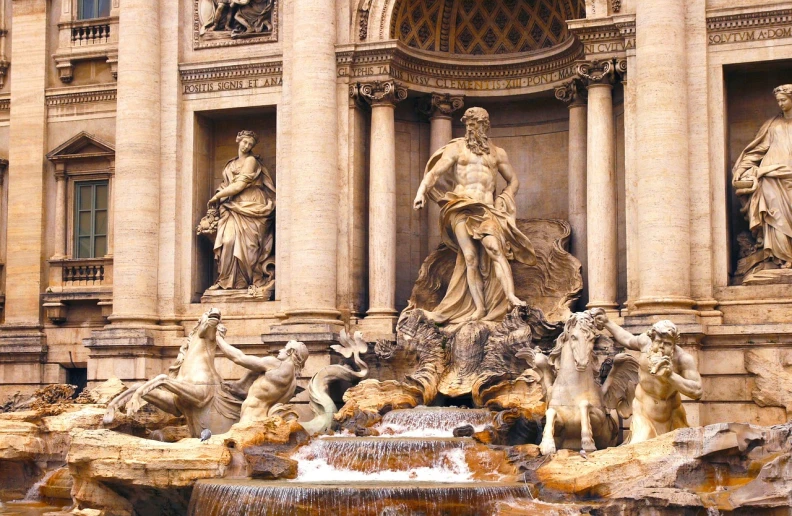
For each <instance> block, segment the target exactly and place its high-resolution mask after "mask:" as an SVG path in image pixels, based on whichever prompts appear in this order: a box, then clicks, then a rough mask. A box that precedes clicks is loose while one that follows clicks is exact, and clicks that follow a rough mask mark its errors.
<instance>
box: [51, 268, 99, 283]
mask: <svg viewBox="0 0 792 516" xmlns="http://www.w3.org/2000/svg"><path fill="white" fill-rule="evenodd" d="M61 270H62V274H63V284H64V286H66V285H69V284H72V285H73V284H75V283H81V284H92V285H101V284H102V282H103V281H104V275H105V270H104V265H65V266H64V267H63V269H61Z"/></svg>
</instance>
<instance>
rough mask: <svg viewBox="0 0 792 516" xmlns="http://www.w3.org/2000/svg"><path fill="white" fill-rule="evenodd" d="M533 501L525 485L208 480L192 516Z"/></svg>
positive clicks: (327, 514)
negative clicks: (514, 500)
mask: <svg viewBox="0 0 792 516" xmlns="http://www.w3.org/2000/svg"><path fill="white" fill-rule="evenodd" d="M527 496H530V492H529V488H528V486H526V485H522V484H490V485H487V484H486V483H480V484H476V485H458V484H433V483H429V482H424V483H419V482H416V483H414V484H409V485H404V486H402V485H393V484H388V483H384V482H383V483H360V484H355V485H352V484H331V483H325V484H319V483H312V484H293V483H285V482H256V481H228V480H202V481H199V482H198V483H197V484H196V486H195V488H194V490H193V496H192V499H191V501H190V510H189V514H190V516H232V515H233V516H264V515H266V516H281V515H283V516H286V515H288V516H302V515H311V516H339V515H344V516H380V515H383V514H398V515H400V516H403V515H404V516H406V515H417V514H420V515H422V516H441V515H446V514H454V515H456V516H479V515H482V514H491V513H492V511H491V510H490V507H491V505H492V504H493V502H495V501H499V500H504V499H510V498H515V497H527Z"/></svg>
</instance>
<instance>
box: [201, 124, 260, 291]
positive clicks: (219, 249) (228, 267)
mask: <svg viewBox="0 0 792 516" xmlns="http://www.w3.org/2000/svg"><path fill="white" fill-rule="evenodd" d="M236 141H237V143H239V153H238V156H237V157H236V158H233V159H231V160H229V161H228V162H227V163H226V166H225V168H224V169H223V182H222V183H221V184H220V186H219V187H218V189H217V191H216V193H215V194H214V196H213V197H212V198H211V199H209V203H208V208H209V212H210V215H211V212H212V210H213V209H215V210H217V212H216V213H215V214H214V217H215V220H216V224H217V234H216V236H215V240H214V255H215V261H216V262H217V272H218V277H217V281H216V282H215V284H214V285H212V286H211V287H209V290H219V289H250V290H252V291H253V293H254V294H256V293H257V292H259V291H268V290H271V289H272V288H273V287H274V282H275V259H274V256H273V248H274V244H275V232H274V222H275V217H274V215H275V185H274V184H273V182H272V178H271V177H270V175H269V173H268V172H267V169H266V168H264V165H263V164H262V162H261V159H260V158H259V157H258V156H254V155H253V154H251V151H252V150H253V147H254V146H255V145H256V144H257V143H258V136H257V135H256V133H254V132H253V131H240V132H239V134H238V135H237V138H236ZM210 215H207V217H209V216H210ZM203 224H204V222H203V221H202V225H203ZM199 232H201V227H200V226H199ZM203 232H204V233H208V232H209V231H203ZM250 287H252V289H251V288H250Z"/></svg>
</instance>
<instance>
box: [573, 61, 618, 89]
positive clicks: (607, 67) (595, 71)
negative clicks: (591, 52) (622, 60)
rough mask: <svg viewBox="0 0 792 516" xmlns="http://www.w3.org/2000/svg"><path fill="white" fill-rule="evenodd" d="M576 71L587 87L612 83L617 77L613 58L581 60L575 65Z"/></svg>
mask: <svg viewBox="0 0 792 516" xmlns="http://www.w3.org/2000/svg"><path fill="white" fill-rule="evenodd" d="M575 72H576V73H577V75H578V77H580V78H581V80H583V82H584V83H585V85H586V87H589V86H594V85H598V84H608V85H612V84H613V82H614V80H615V78H616V64H615V63H614V60H613V59H602V60H593V61H581V62H579V63H577V65H575Z"/></svg>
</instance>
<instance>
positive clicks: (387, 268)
mask: <svg viewBox="0 0 792 516" xmlns="http://www.w3.org/2000/svg"><path fill="white" fill-rule="evenodd" d="M359 95H360V97H361V98H363V99H364V100H365V101H366V102H368V103H369V104H371V140H370V162H369V163H370V165H369V170H370V172H369V174H370V176H369V309H368V311H367V312H366V313H367V319H368V318H371V319H387V320H388V321H389V323H388V325H389V326H392V324H393V323H395V319H396V125H395V119H394V109H395V107H396V103H397V102H400V101H402V100H404V99H406V98H407V90H406V89H405V88H403V87H402V86H401V85H399V84H398V83H396V82H394V81H375V82H372V83H367V84H361V85H360V86H359ZM392 329H393V328H392V327H390V328H388V330H389V331H392Z"/></svg>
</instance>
